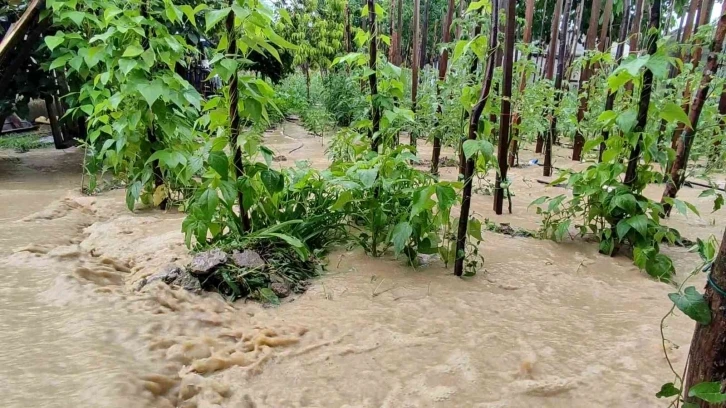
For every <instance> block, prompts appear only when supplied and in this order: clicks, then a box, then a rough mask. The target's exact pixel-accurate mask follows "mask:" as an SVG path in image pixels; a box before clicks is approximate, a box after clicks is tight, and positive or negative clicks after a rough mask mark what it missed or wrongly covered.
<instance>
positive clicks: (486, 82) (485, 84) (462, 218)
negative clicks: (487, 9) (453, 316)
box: [454, 1, 499, 276]
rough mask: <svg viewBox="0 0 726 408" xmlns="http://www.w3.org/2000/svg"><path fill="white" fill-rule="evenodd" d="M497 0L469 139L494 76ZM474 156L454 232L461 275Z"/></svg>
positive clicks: (466, 172) (457, 272)
mask: <svg viewBox="0 0 726 408" xmlns="http://www.w3.org/2000/svg"><path fill="white" fill-rule="evenodd" d="M497 6H498V5H497V2H496V1H494V2H492V23H491V25H490V29H491V31H490V35H489V54H488V57H487V65H486V68H485V71H484V78H483V80H482V87H481V93H480V94H479V100H478V101H477V103H476V105H474V107H473V108H472V111H471V116H470V117H469V134H468V139H469V140H476V130H477V128H478V125H479V119H480V118H481V114H482V111H483V110H484V105H486V102H487V99H488V98H489V94H490V92H491V88H492V78H493V77H494V65H495V61H494V53H493V52H492V51H493V50H494V48H495V47H496V46H497V24H496V21H497V16H498V15H499V10H498V7H497ZM475 160H476V156H471V157H470V158H468V159H467V160H466V168H465V170H464V188H463V189H462V200H461V213H460V214H459V228H458V231H457V234H456V260H455V261H454V274H455V275H456V276H461V275H462V274H463V273H464V261H465V259H464V257H465V254H466V230H467V227H468V225H469V210H470V208H471V189H472V178H473V177H474V164H475Z"/></svg>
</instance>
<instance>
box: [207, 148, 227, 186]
mask: <svg viewBox="0 0 726 408" xmlns="http://www.w3.org/2000/svg"><path fill="white" fill-rule="evenodd" d="M207 162H208V163H209V167H211V168H212V169H214V171H216V172H217V174H219V176H220V177H221V178H222V180H227V176H228V174H229V173H228V171H229V159H228V158H227V155H226V154H225V153H224V152H222V151H217V152H211V153H209V157H208V158H207Z"/></svg>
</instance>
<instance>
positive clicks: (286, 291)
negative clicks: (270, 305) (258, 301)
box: [270, 283, 292, 298]
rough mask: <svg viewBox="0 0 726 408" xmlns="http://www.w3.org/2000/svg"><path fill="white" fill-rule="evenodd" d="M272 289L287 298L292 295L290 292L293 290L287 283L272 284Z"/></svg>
mask: <svg viewBox="0 0 726 408" xmlns="http://www.w3.org/2000/svg"><path fill="white" fill-rule="evenodd" d="M270 290H272V292H273V293H274V294H275V295H277V297H279V298H286V297H288V296H290V293H291V292H292V291H291V290H290V287H289V286H287V284H285V283H273V284H270Z"/></svg>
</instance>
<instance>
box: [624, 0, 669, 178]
mask: <svg viewBox="0 0 726 408" xmlns="http://www.w3.org/2000/svg"><path fill="white" fill-rule="evenodd" d="M648 32H649V35H648V41H647V45H648V54H649V55H653V54H655V53H656V51H657V50H658V44H657V43H658V37H660V0H653V4H652V5H651V7H650V24H649V30H648ZM652 91H653V71H651V70H650V68H647V67H646V68H645V72H644V73H643V82H642V88H641V91H640V101H639V102H638V115H637V121H636V125H635V129H634V132H635V134H637V135H638V140H637V141H636V142H635V146H633V150H632V151H631V152H630V158H629V159H628V167H627V169H626V170H625V179H624V180H623V182H624V184H625V185H627V186H630V187H632V186H633V185H634V184H636V182H637V181H638V180H637V177H638V172H637V170H638V162H639V161H640V152H641V151H642V149H643V132H644V131H645V125H646V124H647V123H648V107H649V106H650V95H651V93H652Z"/></svg>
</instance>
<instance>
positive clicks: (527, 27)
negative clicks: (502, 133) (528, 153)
mask: <svg viewBox="0 0 726 408" xmlns="http://www.w3.org/2000/svg"><path fill="white" fill-rule="evenodd" d="M525 7H526V8H525V11H524V20H525V22H524V36H523V38H522V42H523V43H525V44H529V43H530V42H531V41H532V20H533V19H534V0H527V3H526V6H525ZM527 59H529V55H527ZM526 87H527V72H522V77H521V78H520V79H519V95H520V98H521V97H522V95H523V94H524V89H525V88H526ZM512 123H514V129H513V130H512V146H511V149H510V150H509V159H508V164H509V166H510V167H513V166H514V164H515V160H516V159H517V156H518V154H519V153H518V152H519V145H518V142H517V139H518V133H519V125H520V124H521V123H522V115H520V114H519V112H516V113H515V114H514V120H513V121H512Z"/></svg>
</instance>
